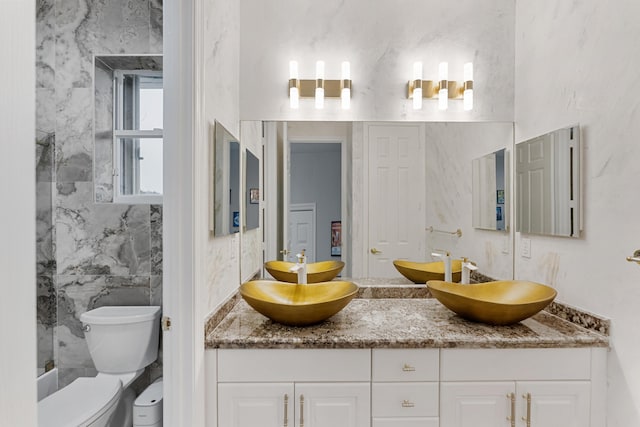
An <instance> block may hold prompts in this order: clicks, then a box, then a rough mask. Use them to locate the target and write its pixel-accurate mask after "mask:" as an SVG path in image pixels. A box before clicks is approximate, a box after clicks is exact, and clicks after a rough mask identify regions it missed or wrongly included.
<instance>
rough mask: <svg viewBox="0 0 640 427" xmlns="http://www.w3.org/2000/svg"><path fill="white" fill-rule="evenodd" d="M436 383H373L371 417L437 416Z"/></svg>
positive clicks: (437, 398) (437, 396)
mask: <svg viewBox="0 0 640 427" xmlns="http://www.w3.org/2000/svg"><path fill="white" fill-rule="evenodd" d="M438 407H439V395H438V383H437V382H429V383H373V385H372V389H371V408H372V414H371V415H372V416H373V417H437V416H438Z"/></svg>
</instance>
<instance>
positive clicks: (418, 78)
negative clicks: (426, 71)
mask: <svg viewBox="0 0 640 427" xmlns="http://www.w3.org/2000/svg"><path fill="white" fill-rule="evenodd" d="M413 109H414V110H420V109H422V62H414V63H413Z"/></svg>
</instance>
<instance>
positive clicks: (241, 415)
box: [218, 383, 294, 427]
mask: <svg viewBox="0 0 640 427" xmlns="http://www.w3.org/2000/svg"><path fill="white" fill-rule="evenodd" d="M293 397H294V390H293V383H277V384H275V383H274V384H269V383H256V384H251V383H243V384H233V383H220V384H218V425H219V426H221V427H256V426H260V427H282V426H284V425H291V426H293V419H294V407H293V404H294V401H293Z"/></svg>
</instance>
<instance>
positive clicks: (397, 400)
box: [371, 349, 440, 427]
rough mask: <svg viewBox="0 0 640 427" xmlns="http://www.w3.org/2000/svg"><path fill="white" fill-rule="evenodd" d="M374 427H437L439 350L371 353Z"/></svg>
mask: <svg viewBox="0 0 640 427" xmlns="http://www.w3.org/2000/svg"><path fill="white" fill-rule="evenodd" d="M371 360H372V378H371V381H372V383H371V409H372V412H371V416H372V426H373V427H391V426H395V427H414V426H420V427H438V406H439V405H438V402H439V390H438V380H439V376H440V373H439V370H440V362H439V360H440V352H439V350H438V349H415V350H414V349H373V350H372V353H371Z"/></svg>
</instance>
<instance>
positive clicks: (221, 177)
mask: <svg viewBox="0 0 640 427" xmlns="http://www.w3.org/2000/svg"><path fill="white" fill-rule="evenodd" d="M210 139H211V147H210V152H211V160H210V163H211V167H210V170H211V183H210V185H211V188H212V194H210V203H209V208H210V215H209V228H210V230H211V231H213V233H214V235H215V236H226V235H228V234H232V233H237V232H239V231H240V140H239V139H238V138H236V137H235V136H233V135H232V134H231V133H230V132H229V131H228V130H227V129H226V128H225V127H224V126H223V125H221V124H220V122H218V121H216V122H215V123H214V124H213V125H212V126H211V129H210Z"/></svg>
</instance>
